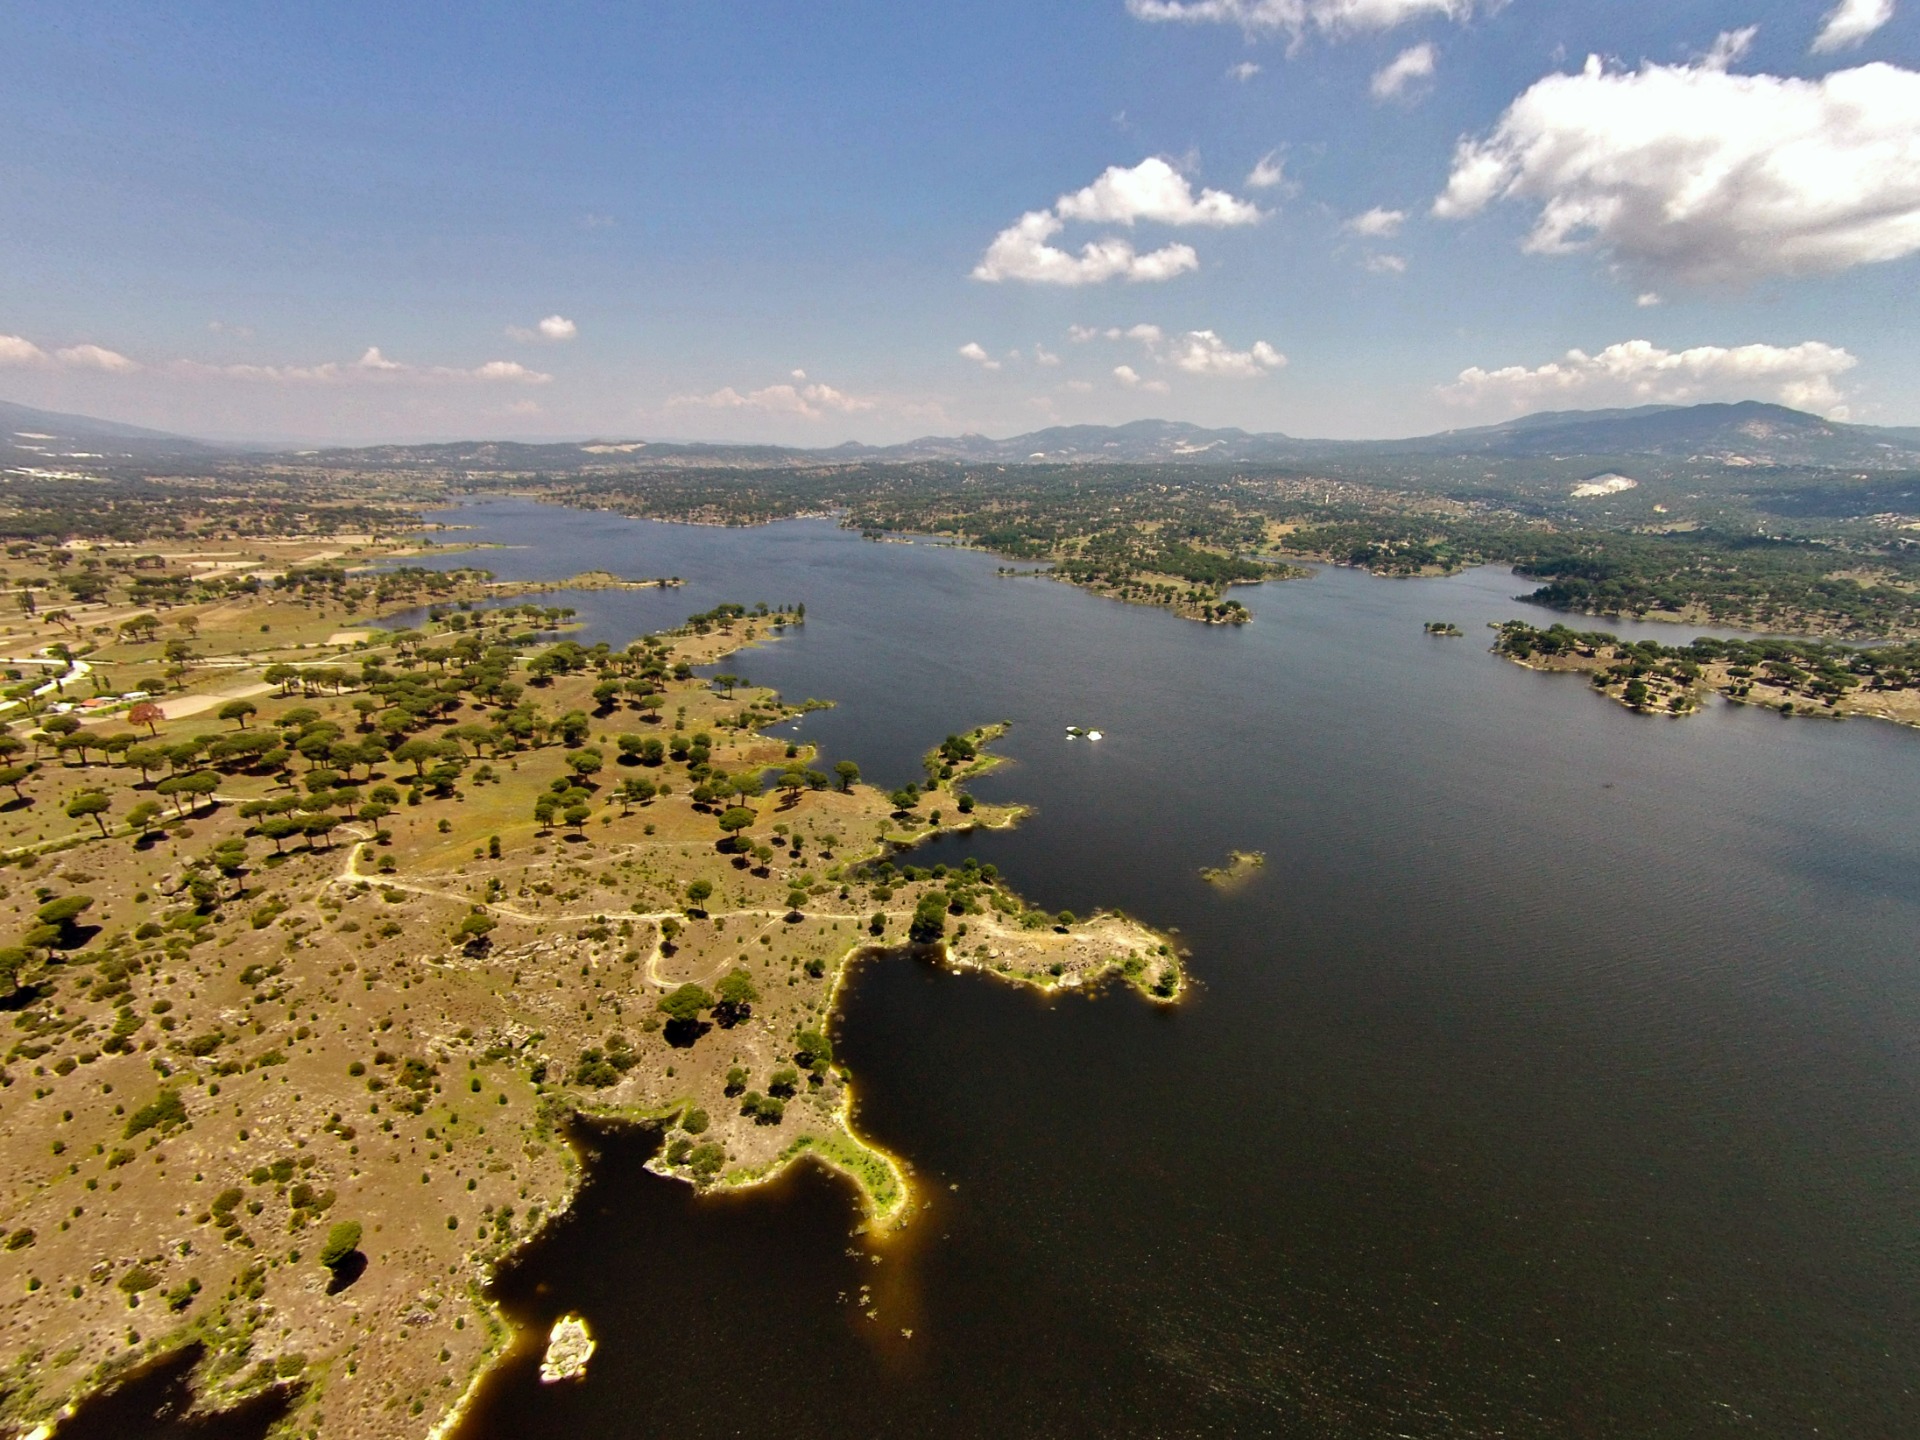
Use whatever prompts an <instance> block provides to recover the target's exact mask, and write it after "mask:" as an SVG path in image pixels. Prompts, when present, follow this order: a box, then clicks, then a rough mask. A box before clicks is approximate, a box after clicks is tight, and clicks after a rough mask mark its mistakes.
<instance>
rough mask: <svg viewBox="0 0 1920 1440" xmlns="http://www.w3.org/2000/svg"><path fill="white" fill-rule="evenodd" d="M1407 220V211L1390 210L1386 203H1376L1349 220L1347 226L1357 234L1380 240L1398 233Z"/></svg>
mask: <svg viewBox="0 0 1920 1440" xmlns="http://www.w3.org/2000/svg"><path fill="white" fill-rule="evenodd" d="M1406 220H1407V212H1406V211H1404V210H1389V209H1387V208H1386V207H1385V206H1384V205H1376V206H1374V207H1373V209H1371V210H1366V211H1362V212H1361V213H1360V214H1358V215H1356V216H1354V217H1353V218H1352V219H1351V220H1349V221H1347V224H1346V228H1347V229H1348V230H1351V231H1352V232H1353V233H1354V234H1355V235H1364V236H1366V237H1367V238H1368V239H1370V240H1379V239H1384V238H1385V237H1387V236H1389V235H1398V234H1399V233H1400V227H1401V226H1402V225H1404V224H1405V223H1406Z"/></svg>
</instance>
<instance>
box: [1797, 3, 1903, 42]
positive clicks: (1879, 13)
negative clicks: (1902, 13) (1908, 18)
mask: <svg viewBox="0 0 1920 1440" xmlns="http://www.w3.org/2000/svg"><path fill="white" fill-rule="evenodd" d="M1892 18H1893V0H1840V3H1839V4H1838V5H1835V6H1834V7H1833V9H1831V10H1829V11H1828V12H1827V18H1826V22H1825V23H1824V24H1823V25H1821V27H1820V33H1819V34H1818V35H1816V36H1814V37H1813V50H1814V53H1815V54H1817V55H1824V54H1827V53H1829V52H1830V51H1834V50H1845V49H1847V48H1848V47H1850V46H1853V45H1858V44H1859V43H1860V42H1861V41H1862V40H1864V39H1866V38H1867V37H1868V36H1869V35H1871V34H1873V32H1874V31H1876V30H1878V29H1879V28H1880V27H1881V26H1882V25H1884V24H1886V23H1887V22H1888V21H1889V20H1891V19H1892Z"/></svg>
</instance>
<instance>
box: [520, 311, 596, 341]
mask: <svg viewBox="0 0 1920 1440" xmlns="http://www.w3.org/2000/svg"><path fill="white" fill-rule="evenodd" d="M579 333H580V327H579V326H578V325H576V324H574V323H573V321H571V320H569V319H568V318H567V317H566V316H564V315H549V316H547V318H546V319H544V320H542V321H541V322H540V323H539V324H537V325H534V326H533V327H532V328H528V327H526V326H524V325H509V326H508V327H507V334H508V335H510V336H512V337H513V338H514V339H515V340H551V341H553V342H555V343H558V342H560V341H562V340H571V339H573V338H574V337H575V336H576V335H578V334H579Z"/></svg>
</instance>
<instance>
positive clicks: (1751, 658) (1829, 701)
mask: <svg viewBox="0 0 1920 1440" xmlns="http://www.w3.org/2000/svg"><path fill="white" fill-rule="evenodd" d="M1493 650H1494V653H1495V654H1497V655H1500V656H1503V657H1504V658H1506V659H1508V660H1511V661H1513V662H1514V663H1515V664H1516V665H1524V666H1526V667H1527V668H1528V669H1530V670H1551V671H1560V672H1566V673H1574V674H1582V675H1586V676H1588V677H1589V679H1590V681H1591V683H1592V685H1593V688H1594V689H1596V690H1598V691H1599V692H1600V693H1601V694H1603V695H1605V696H1607V697H1608V698H1609V699H1611V700H1614V701H1616V702H1617V703H1619V704H1621V705H1624V706H1626V707H1627V708H1628V709H1629V710H1632V711H1634V712H1636V713H1638V714H1643V715H1644V714H1661V715H1671V716H1683V715H1691V714H1694V713H1695V712H1696V711H1698V710H1699V708H1700V706H1701V704H1702V702H1703V701H1704V700H1705V698H1706V697H1707V696H1708V695H1716V694H1717V695H1720V696H1722V697H1724V698H1725V699H1727V700H1730V701H1733V702H1735V703H1737V704H1742V705H1762V706H1765V707H1767V708H1768V709H1770V710H1775V711H1777V712H1779V713H1780V714H1782V715H1801V716H1824V717H1826V718H1828V719H1836V720H1837V719H1843V718H1845V717H1847V716H1851V715H1860V716H1868V717H1871V718H1873V719H1878V720H1891V721H1893V722H1895V723H1896V724H1901V725H1920V643H1914V642H1907V643H1903V644H1891V645H1878V646H1867V647H1856V646H1850V645H1840V644H1836V643H1834V642H1832V641H1826V640H1785V639H1756V640H1742V639H1730V640H1722V639H1717V638H1713V637H1707V636H1703V637H1701V638H1700V639H1697V640H1695V641H1693V642H1692V643H1691V644H1688V645H1662V644H1659V643H1658V642H1656V641H1652V640H1621V639H1620V638H1618V637H1617V636H1615V635H1612V634H1610V633H1608V632H1607V631H1604V630H1590V631H1577V630H1571V629H1569V628H1568V627H1567V626H1565V625H1552V626H1549V627H1547V628H1546V629H1540V628H1538V627H1536V626H1533V625H1529V624H1527V623H1526V622H1525V621H1521V620H1509V621H1507V622H1506V623H1505V624H1503V625H1502V626H1500V629H1499V634H1498V637H1497V638H1496V639H1495V640H1494V643H1493Z"/></svg>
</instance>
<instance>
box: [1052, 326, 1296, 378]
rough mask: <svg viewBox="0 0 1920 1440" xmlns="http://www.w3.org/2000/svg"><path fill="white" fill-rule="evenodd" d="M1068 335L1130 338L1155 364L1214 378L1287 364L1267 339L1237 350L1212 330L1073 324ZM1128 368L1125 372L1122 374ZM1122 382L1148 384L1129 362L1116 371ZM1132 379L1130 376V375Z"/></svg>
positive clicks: (1243, 375) (1252, 375)
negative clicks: (1171, 330)
mask: <svg viewBox="0 0 1920 1440" xmlns="http://www.w3.org/2000/svg"><path fill="white" fill-rule="evenodd" d="M1068 335H1069V336H1070V337H1071V338H1072V339H1073V340H1075V341H1076V342H1082V343H1084V342H1085V341H1088V340H1099V339H1105V340H1116V341H1117V340H1131V341H1133V342H1134V343H1135V344H1137V345H1139V346H1140V347H1141V348H1142V349H1143V350H1145V351H1146V353H1147V356H1148V358H1149V359H1151V360H1153V361H1154V362H1155V363H1156V364H1159V365H1163V366H1171V367H1172V368H1173V369H1176V370H1180V371H1182V372H1184V373H1186V374H1188V375H1202V376H1208V377H1211V378H1215V379H1229V380H1251V379H1255V378H1257V377H1259V376H1262V375H1266V374H1269V373H1271V372H1272V371H1275V370H1278V369H1281V368H1282V367H1284V366H1285V365H1286V363H1287V357H1286V356H1284V355H1282V354H1281V353H1280V352H1279V351H1278V350H1276V349H1274V348H1273V346H1271V345H1269V344H1268V343H1267V342H1266V341H1264V340H1256V341H1254V342H1253V344H1252V345H1250V346H1249V347H1248V348H1246V349H1245V350H1235V349H1234V348H1232V347H1231V346H1230V345H1228V344H1227V342H1226V341H1224V340H1222V339H1221V338H1220V336H1219V335H1218V334H1216V333H1215V332H1214V331H1212V330H1188V331H1186V332H1185V333H1183V334H1179V335H1172V336H1169V335H1168V334H1167V333H1166V332H1165V331H1164V330H1162V329H1161V328H1160V327H1159V326H1158V325H1145V324H1142V325H1131V326H1128V327H1127V328H1126V329H1124V330H1123V329H1121V328H1120V327H1119V326H1117V325H1116V326H1112V327H1110V328H1108V329H1106V330H1090V329H1086V328H1085V327H1082V326H1077V325H1076V326H1074V327H1072V328H1071V329H1070V330H1069V331H1068ZM1121 371H1125V372H1126V374H1124V375H1123V374H1121ZM1114 374H1115V375H1116V376H1119V378H1120V383H1121V384H1123V385H1134V384H1136V383H1138V384H1145V383H1146V382H1144V381H1141V380H1140V376H1139V374H1138V372H1137V371H1135V370H1134V369H1133V367H1132V366H1130V365H1122V366H1120V367H1119V369H1116V370H1115V371H1114ZM1129 376H1131V377H1132V378H1131V379H1129V378H1128V377H1129Z"/></svg>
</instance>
